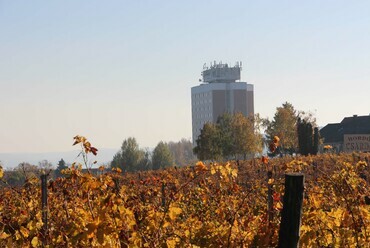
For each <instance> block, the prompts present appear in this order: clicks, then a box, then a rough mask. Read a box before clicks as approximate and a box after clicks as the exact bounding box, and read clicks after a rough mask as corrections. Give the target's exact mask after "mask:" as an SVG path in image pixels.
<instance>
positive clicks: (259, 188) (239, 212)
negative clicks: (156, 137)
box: [0, 140, 370, 247]
mask: <svg viewBox="0 0 370 248" xmlns="http://www.w3.org/2000/svg"><path fill="white" fill-rule="evenodd" d="M80 141H81V143H82V144H84V143H83V142H86V140H85V141H82V140H80ZM277 142H278V141H277ZM87 147H88V148H89V149H86V147H84V149H85V150H84V152H86V153H87V154H89V153H94V151H95V152H96V150H95V149H93V147H92V146H91V145H88V146H87ZM369 160H370V155H369V154H342V155H333V154H323V155H319V156H308V157H294V158H292V157H283V158H278V159H270V160H264V159H255V160H249V161H243V162H239V163H236V162H233V161H230V162H227V163H212V164H204V163H202V162H198V163H197V164H195V165H194V166H191V167H185V168H181V169H178V168H169V169H166V170H158V171H146V172H139V173H131V174H130V173H126V174H122V171H121V170H120V169H112V170H109V171H106V169H105V168H104V167H101V168H100V172H101V175H99V176H94V175H92V174H90V173H82V170H81V166H78V165H74V166H73V167H72V168H69V169H66V170H65V171H64V174H65V175H66V178H58V179H56V180H55V181H50V182H49V183H48V191H49V194H48V199H49V209H48V216H49V220H48V221H49V223H48V233H47V236H46V237H43V234H42V231H41V230H42V225H43V223H42V217H41V191H40V182H39V180H37V179H32V180H30V181H27V182H26V184H25V185H24V186H23V187H18V188H10V187H5V188H3V189H1V190H0V247H41V246H42V240H46V242H47V245H46V246H49V247H191V246H193V247H276V245H277V242H278V231H279V230H278V229H279V224H280V211H281V209H282V207H283V205H282V194H283V190H284V189H283V185H284V184H283V183H284V182H283V180H284V174H285V173H286V172H302V173H304V174H305V178H306V179H305V197H304V201H303V214H302V224H301V238H300V247H356V246H357V247H366V245H368V244H369V243H370V205H369V204H370V203H369V198H368V197H369V196H370V190H369V188H370V187H369V177H370V173H369V171H370V170H369V166H368V164H369ZM267 170H272V172H273V177H272V178H270V180H267ZM268 184H271V185H272V186H273V215H274V218H273V220H272V222H271V223H268V215H267V188H268Z"/></svg>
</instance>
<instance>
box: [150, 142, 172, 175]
mask: <svg viewBox="0 0 370 248" xmlns="http://www.w3.org/2000/svg"><path fill="white" fill-rule="evenodd" d="M152 164H153V169H154V170H158V169H164V168H167V167H170V166H172V165H173V157H172V153H171V151H170V149H169V147H168V145H167V144H166V143H164V142H163V141H161V142H159V143H158V145H157V146H156V147H155V148H154V151H153V156H152Z"/></svg>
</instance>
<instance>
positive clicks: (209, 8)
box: [0, 0, 370, 152]
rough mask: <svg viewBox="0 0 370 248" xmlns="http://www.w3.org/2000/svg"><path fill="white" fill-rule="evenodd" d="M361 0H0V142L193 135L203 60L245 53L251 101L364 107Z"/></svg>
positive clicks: (57, 144)
mask: <svg viewBox="0 0 370 248" xmlns="http://www.w3.org/2000/svg"><path fill="white" fill-rule="evenodd" d="M369 11H370V1H360V0H356V1H348V0H346V1H339V0H326V1H323V0H317V1H275V0H271V1H259V0H258V1H245V0H240V1H205V0H186V1H170V0H167V1H154V0H152V1H149V0H148V1H139V0H135V1H121V0H120V1H97V0H96V1H94V0H85V1H78V0H63V1H47V0H44V1H37V0H32V1H18V0H0V152H47V151H67V150H71V149H73V148H72V147H71V144H72V137H73V136H74V135H76V134H80V135H85V136H87V137H88V138H89V139H90V140H91V141H92V143H93V145H95V146H96V147H98V148H100V147H105V148H117V149H118V148H119V147H120V145H121V143H122V141H123V140H124V139H125V138H127V137H129V136H134V137H136V139H137V140H138V142H139V144H140V145H141V146H142V147H154V146H155V145H156V144H157V143H158V141H160V140H163V141H170V140H172V141H177V140H179V139H181V138H182V137H184V138H190V137H191V96H190V88H191V87H192V86H195V85H197V84H198V79H199V78H200V73H201V71H202V67H203V64H204V63H209V62H211V61H214V60H216V61H217V62H219V61H222V62H227V63H229V64H232V65H233V64H234V63H235V62H236V61H242V62H243V71H242V80H243V81H247V82H249V83H252V84H254V89H255V112H256V113H260V114H261V116H262V117H270V118H271V117H272V116H273V114H274V112H275V110H276V107H278V106H280V105H281V104H282V103H283V102H285V101H289V102H291V103H292V104H293V105H294V106H295V107H296V109H298V110H306V111H307V110H311V111H313V112H314V113H315V114H316V117H317V121H318V124H319V125H321V126H323V125H326V124H327V123H329V122H340V121H341V120H342V118H343V117H345V116H351V115H353V114H358V115H368V114H369V113H370V97H369V94H370V15H369Z"/></svg>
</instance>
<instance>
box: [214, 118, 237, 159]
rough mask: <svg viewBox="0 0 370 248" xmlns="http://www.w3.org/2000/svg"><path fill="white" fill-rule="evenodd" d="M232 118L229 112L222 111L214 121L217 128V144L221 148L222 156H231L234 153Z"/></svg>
mask: <svg viewBox="0 0 370 248" xmlns="http://www.w3.org/2000/svg"><path fill="white" fill-rule="evenodd" d="M233 120H234V116H233V115H232V114H230V113H224V114H223V115H221V116H219V117H218V119H217V122H216V128H217V129H218V134H219V135H218V137H219V141H218V144H219V145H220V146H221V149H222V157H223V158H226V159H228V158H231V157H234V156H235V155H236V153H235V148H236V144H235V142H234V137H235V136H234V134H233Z"/></svg>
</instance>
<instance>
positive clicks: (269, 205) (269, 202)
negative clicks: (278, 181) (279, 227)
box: [267, 171, 274, 225]
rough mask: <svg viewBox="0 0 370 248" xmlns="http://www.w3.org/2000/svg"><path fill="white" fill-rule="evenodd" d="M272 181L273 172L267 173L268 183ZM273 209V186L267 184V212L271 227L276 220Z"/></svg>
mask: <svg viewBox="0 0 370 248" xmlns="http://www.w3.org/2000/svg"><path fill="white" fill-rule="evenodd" d="M270 179H272V171H268V172H267V182H269V181H270ZM272 208H273V198H272V184H269V183H268V184H267V212H268V220H269V225H271V222H272V220H273V218H274V212H273V210H272Z"/></svg>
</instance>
